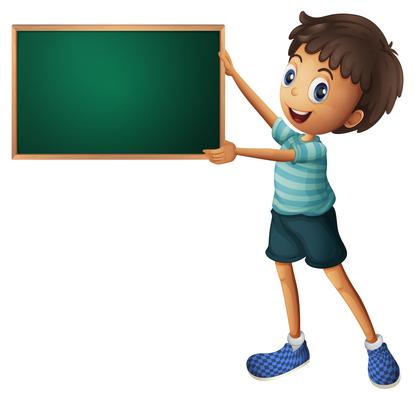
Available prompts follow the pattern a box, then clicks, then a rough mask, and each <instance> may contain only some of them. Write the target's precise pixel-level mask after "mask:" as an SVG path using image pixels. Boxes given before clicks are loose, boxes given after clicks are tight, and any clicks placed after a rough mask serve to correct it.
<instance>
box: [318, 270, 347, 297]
mask: <svg viewBox="0 0 415 400" xmlns="http://www.w3.org/2000/svg"><path fill="white" fill-rule="evenodd" d="M324 272H325V273H326V276H327V278H329V280H330V282H331V283H332V284H333V286H334V287H335V288H336V289H337V290H338V291H339V292H344V291H345V290H346V289H347V279H345V276H344V273H343V268H342V267H339V266H336V267H331V268H325V269H324Z"/></svg>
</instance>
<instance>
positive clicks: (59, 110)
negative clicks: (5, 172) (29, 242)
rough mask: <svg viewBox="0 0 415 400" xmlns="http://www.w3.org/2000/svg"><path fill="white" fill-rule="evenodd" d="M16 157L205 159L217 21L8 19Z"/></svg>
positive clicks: (216, 80)
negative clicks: (45, 22)
mask: <svg viewBox="0 0 415 400" xmlns="http://www.w3.org/2000/svg"><path fill="white" fill-rule="evenodd" d="M12 36H13V132H12V139H13V140H12V142H13V146H12V158H13V159H21V158H41V159H59V158H98V159H99V158H105V159H106V158H117V159H119V158H121V159H122V158H205V155H204V154H203V153H202V149H205V148H217V147H219V146H220V145H221V144H222V143H223V141H224V68H223V65H222V63H220V59H219V57H218V52H219V51H221V50H222V49H224V26H223V25H118V26H115V25H14V26H13V27H12Z"/></svg>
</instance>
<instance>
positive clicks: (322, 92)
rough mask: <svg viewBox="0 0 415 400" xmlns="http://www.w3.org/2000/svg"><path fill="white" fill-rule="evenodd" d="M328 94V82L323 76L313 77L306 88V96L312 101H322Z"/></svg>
mask: <svg viewBox="0 0 415 400" xmlns="http://www.w3.org/2000/svg"><path fill="white" fill-rule="evenodd" d="M328 95H329V84H328V82H327V81H326V80H325V79H324V78H321V77H320V78H315V79H314V80H313V82H311V85H310V87H309V89H308V98H309V99H310V100H311V101H312V102H313V103H322V102H323V101H324V100H326V99H327V96H328Z"/></svg>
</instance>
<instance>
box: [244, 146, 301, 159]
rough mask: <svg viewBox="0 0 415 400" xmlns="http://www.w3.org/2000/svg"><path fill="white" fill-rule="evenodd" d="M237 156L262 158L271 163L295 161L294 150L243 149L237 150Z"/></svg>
mask: <svg viewBox="0 0 415 400" xmlns="http://www.w3.org/2000/svg"><path fill="white" fill-rule="evenodd" d="M236 154H237V155H238V156H245V157H253V158H260V159H262V160H271V161H294V159H295V151H294V150H291V149H289V150H279V149H246V148H244V149H242V148H239V147H238V148H236Z"/></svg>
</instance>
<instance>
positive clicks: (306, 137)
mask: <svg viewBox="0 0 415 400" xmlns="http://www.w3.org/2000/svg"><path fill="white" fill-rule="evenodd" d="M315 136H316V135H313V134H311V133H306V134H304V136H302V137H301V140H302V141H303V142H312V141H313V140H314V138H315Z"/></svg>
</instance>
